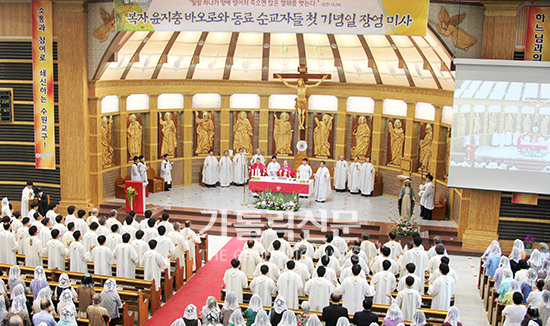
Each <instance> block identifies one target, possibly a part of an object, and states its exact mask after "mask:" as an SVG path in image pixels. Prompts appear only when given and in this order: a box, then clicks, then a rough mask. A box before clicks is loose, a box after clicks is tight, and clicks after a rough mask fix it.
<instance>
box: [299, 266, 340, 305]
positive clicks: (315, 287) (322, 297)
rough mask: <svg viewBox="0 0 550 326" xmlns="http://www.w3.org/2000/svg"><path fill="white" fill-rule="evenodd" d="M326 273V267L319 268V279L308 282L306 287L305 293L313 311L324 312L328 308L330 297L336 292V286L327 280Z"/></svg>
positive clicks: (315, 278)
mask: <svg viewBox="0 0 550 326" xmlns="http://www.w3.org/2000/svg"><path fill="white" fill-rule="evenodd" d="M325 273H326V269H325V267H323V266H319V267H317V277H314V278H312V279H311V280H309V281H307V282H306V285H305V286H304V293H305V294H306V295H307V296H308V297H309V303H310V304H311V308H310V309H311V310H313V311H322V310H323V308H324V307H326V306H328V305H329V301H330V295H331V294H332V293H333V292H334V291H336V288H335V287H334V284H332V282H331V281H329V280H327V279H326V278H325Z"/></svg>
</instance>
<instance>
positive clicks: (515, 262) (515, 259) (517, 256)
mask: <svg viewBox="0 0 550 326" xmlns="http://www.w3.org/2000/svg"><path fill="white" fill-rule="evenodd" d="M509 258H510V268H511V269H512V273H513V274H514V275H515V274H516V272H517V271H519V269H520V268H519V261H520V260H521V259H522V258H521V249H519V248H512V252H510V257H509Z"/></svg>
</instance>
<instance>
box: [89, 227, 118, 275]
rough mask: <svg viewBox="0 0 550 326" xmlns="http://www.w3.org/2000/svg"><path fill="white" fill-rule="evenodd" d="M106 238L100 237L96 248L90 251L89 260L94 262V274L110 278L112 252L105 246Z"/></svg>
mask: <svg viewBox="0 0 550 326" xmlns="http://www.w3.org/2000/svg"><path fill="white" fill-rule="evenodd" d="M106 240H107V238H106V237H105V236H104V235H100V236H99V237H98V238H97V242H98V244H99V245H98V246H97V247H95V248H93V249H92V252H91V260H92V261H93V262H94V274H98V275H106V276H112V275H113V272H112V267H111V265H112V264H113V252H112V251H111V249H109V248H108V247H106V246H105V241H106Z"/></svg>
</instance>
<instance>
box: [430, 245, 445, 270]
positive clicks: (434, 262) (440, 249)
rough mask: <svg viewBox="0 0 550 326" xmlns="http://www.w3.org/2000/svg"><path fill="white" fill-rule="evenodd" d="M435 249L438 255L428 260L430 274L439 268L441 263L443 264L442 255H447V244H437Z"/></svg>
mask: <svg viewBox="0 0 550 326" xmlns="http://www.w3.org/2000/svg"><path fill="white" fill-rule="evenodd" d="M435 251H436V255H435V256H433V257H432V258H430V259H429V260H428V273H430V274H433V273H434V272H435V271H436V270H438V269H439V264H441V257H444V256H445V246H444V245H443V244H441V243H440V244H438V245H437V246H436V248H435ZM428 256H429V251H428Z"/></svg>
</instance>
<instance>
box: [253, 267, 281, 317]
mask: <svg viewBox="0 0 550 326" xmlns="http://www.w3.org/2000/svg"><path fill="white" fill-rule="evenodd" d="M270 271H271V268H270V267H269V266H268V265H267V264H264V265H261V267H260V272H261V275H259V276H255V277H254V279H252V281H251V282H250V290H251V291H252V293H254V294H257V295H259V296H260V297H261V298H262V302H263V305H264V306H266V307H271V305H272V301H273V298H272V295H273V294H275V293H277V285H275V282H274V281H273V279H272V278H270V277H269V276H268V275H269V272H270Z"/></svg>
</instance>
